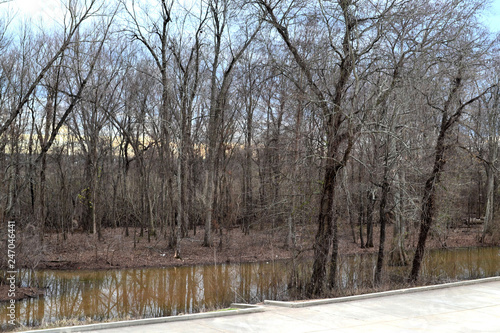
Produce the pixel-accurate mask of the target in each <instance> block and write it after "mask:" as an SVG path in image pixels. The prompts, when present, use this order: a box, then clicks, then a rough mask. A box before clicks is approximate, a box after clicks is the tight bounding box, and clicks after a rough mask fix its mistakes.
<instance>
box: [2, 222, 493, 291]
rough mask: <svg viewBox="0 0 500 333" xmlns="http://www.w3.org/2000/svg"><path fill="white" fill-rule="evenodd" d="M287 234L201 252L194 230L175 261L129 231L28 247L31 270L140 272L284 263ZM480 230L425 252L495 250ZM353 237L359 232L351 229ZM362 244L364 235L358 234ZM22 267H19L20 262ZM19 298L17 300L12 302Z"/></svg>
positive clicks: (435, 242) (260, 233) (310, 232)
mask: <svg viewBox="0 0 500 333" xmlns="http://www.w3.org/2000/svg"><path fill="white" fill-rule="evenodd" d="M287 229H288V228H286V227H283V228H274V229H272V230H269V229H266V228H264V229H262V230H260V229H259V228H255V229H252V230H250V234H249V235H245V234H243V232H242V231H241V229H240V228H234V229H229V230H224V231H223V234H222V236H221V235H220V234H219V233H217V234H215V233H214V234H213V236H214V238H213V243H214V246H212V247H204V246H203V245H202V243H203V234H204V231H203V230H200V231H198V232H197V233H196V235H194V233H193V231H190V232H189V235H188V237H186V238H183V239H182V242H181V259H176V258H174V250H173V249H171V248H169V246H168V240H167V239H164V237H158V238H157V239H156V238H155V237H151V242H148V237H147V233H145V234H144V236H143V237H139V230H137V233H136V245H135V247H134V229H129V236H128V237H126V236H125V229H105V230H103V239H102V240H98V239H97V236H96V235H91V234H86V233H73V234H67V238H66V240H64V239H63V236H62V235H61V234H57V233H52V234H47V235H46V236H45V239H44V244H43V246H42V247H41V248H40V249H36V248H32V251H34V252H36V253H37V254H38V255H39V258H40V259H39V260H37V262H36V266H35V267H33V261H31V263H32V264H31V267H29V265H24V266H28V267H29V268H35V269H56V270H96V269H121V268H143V267H167V266H184V265H202V264H215V263H217V264H219V263H235V262H238V263H239V262H257V261H267V260H277V259H288V258H291V257H292V255H293V253H294V252H293V251H292V250H291V249H290V248H289V247H287V246H286V239H287ZM315 229H316V228H315V226H299V227H297V238H296V239H297V246H296V251H295V253H299V254H300V256H301V257H306V258H307V257H312V256H313V250H312V244H313V240H314V235H315V231H316V230H315ZM480 231H481V226H480V225H475V226H471V227H460V228H454V229H448V230H446V232H445V233H442V234H439V233H436V232H434V233H432V234H431V235H430V237H429V238H428V241H427V248H428V249H435V248H457V247H474V246H492V245H498V241H497V242H493V241H491V240H489V241H488V242H486V243H483V244H481V243H479V242H478V239H479V235H480ZM356 233H359V229H358V230H356ZM409 234H410V236H409V238H408V239H407V242H406V243H407V246H408V248H409V249H411V248H414V247H415V246H416V242H417V231H416V230H415V231H413V232H410V233H409ZM378 235H379V228H378V227H377V226H375V229H374V237H373V241H374V247H371V248H361V247H360V244H359V234H356V238H357V242H356V243H355V242H353V238H352V232H351V229H350V228H349V226H341V228H340V231H339V236H340V237H339V239H340V243H339V253H340V254H357V253H375V252H377V251H378V238H379V237H378ZM364 239H365V241H366V233H365V235H364ZM386 239H387V242H386V248H389V244H390V243H391V240H392V226H389V227H388V228H387V238H386ZM20 264H21V265H22V263H20ZM28 289H29V290H24V289H22V290H21V289H19V290H18V293H19V295H17V294H16V298H23V297H22V296H23V295H24V297H32V296H33V295H36V294H37V293H38V291H37V290H33V289H30V288H28ZM7 292H8V286H6V285H1V283H0V301H1V300H6V299H7ZM18 296H19V297H18Z"/></svg>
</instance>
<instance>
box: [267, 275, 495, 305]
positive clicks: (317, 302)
mask: <svg viewBox="0 0 500 333" xmlns="http://www.w3.org/2000/svg"><path fill="white" fill-rule="evenodd" d="M494 281H500V276H495V277H490V278H484V279H477V280H468V281H459V282H452V283H444V284H437V285H432V286H424V287H415V288H408V289H398V290H390V291H382V292H379V293H371V294H363V295H356V296H346V297H338V298H325V299H319V300H311V301H295V302H283V301H269V300H265V301H264V304H265V305H272V306H281V307H286V308H303V307H307V306H314V305H323V304H334V303H342V302H349V301H356V300H361V299H369V298H376V297H384V296H391V295H403V294H409V293H416V292H422V291H429V290H436V289H445V288H452V287H460V286H468V285H473V284H479V283H486V282H494Z"/></svg>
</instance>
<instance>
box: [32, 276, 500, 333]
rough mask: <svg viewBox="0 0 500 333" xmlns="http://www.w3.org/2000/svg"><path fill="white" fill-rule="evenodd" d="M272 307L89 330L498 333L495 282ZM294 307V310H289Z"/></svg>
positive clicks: (498, 282)
mask: <svg viewBox="0 0 500 333" xmlns="http://www.w3.org/2000/svg"><path fill="white" fill-rule="evenodd" d="M339 301H340V302H339ZM331 302H335V303H331ZM319 303H324V304H319ZM273 304H280V305H284V306H276V305H268V304H266V305H264V306H263V309H262V308H260V310H259V311H261V312H253V313H248V314H241V315H235V316H223V317H215V318H202V319H195V320H188V321H176V322H168V323H155V324H149V325H141V326H133V327H119V328H110V329H103V330H90V331H91V332H101V333H126V332H148V333H153V332H207V333H210V332H259V333H260V332H339V333H341V332H342V333H344V332H384V333H387V332H440V333H441V332H467V333H468V332H500V279H499V278H493V279H483V280H480V282H479V281H478V283H470V282H468V283H465V284H462V283H456V284H450V285H448V286H446V287H445V288H442V287H439V288H436V287H434V286H433V287H430V288H429V287H422V288H413V289H406V290H402V291H395V292H388V293H379V294H374V295H370V296H369V297H366V296H362V297H358V298H356V297H351V298H343V299H341V300H338V299H337V300H335V299H332V300H321V301H311V302H300V304H298V303H288V302H285V303H273ZM294 304H295V305H294ZM315 304H316V305H315ZM297 305H299V306H300V307H291V306H297ZM262 310H264V311H262ZM75 331H77V330H73V332H75ZM87 331H89V330H87ZM38 332H41V331H38Z"/></svg>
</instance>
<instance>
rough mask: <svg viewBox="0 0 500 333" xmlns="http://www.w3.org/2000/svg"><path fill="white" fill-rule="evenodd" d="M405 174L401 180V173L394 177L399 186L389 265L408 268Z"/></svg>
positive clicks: (396, 192) (395, 195)
mask: <svg viewBox="0 0 500 333" xmlns="http://www.w3.org/2000/svg"><path fill="white" fill-rule="evenodd" d="M404 178H405V177H404V174H403V176H402V177H401V179H400V178H399V173H398V172H396V174H395V175H394V181H395V183H396V184H397V186H398V188H397V190H396V191H395V193H394V201H395V205H396V206H395V212H394V225H393V232H392V248H391V252H390V254H391V255H390V259H389V264H390V265H391V266H406V265H407V264H408V260H407V256H406V250H405V247H404V239H405V234H406V231H405V224H404V222H403V210H404V202H403V194H402V189H403V187H404Z"/></svg>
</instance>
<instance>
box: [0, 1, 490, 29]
mask: <svg viewBox="0 0 500 333" xmlns="http://www.w3.org/2000/svg"><path fill="white" fill-rule="evenodd" d="M2 1H5V0H0V3H1V2H2ZM61 1H63V2H64V1H65V0H12V1H11V2H10V3H8V4H7V5H6V4H1V5H0V6H1V7H0V11H2V10H4V8H7V6H8V7H10V8H12V9H13V10H14V11H15V12H18V13H19V14H20V15H21V16H23V15H26V16H31V17H35V18H36V17H40V16H42V17H44V18H45V17H49V18H52V19H56V20H57V18H58V16H59V17H60V16H61V10H60V8H61V6H60V2H61ZM484 22H485V24H487V25H488V26H489V27H490V29H491V30H492V31H493V32H500V0H493V1H492V6H491V9H490V10H488V11H487V12H486V13H485V16H484ZM47 23H49V22H47Z"/></svg>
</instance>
